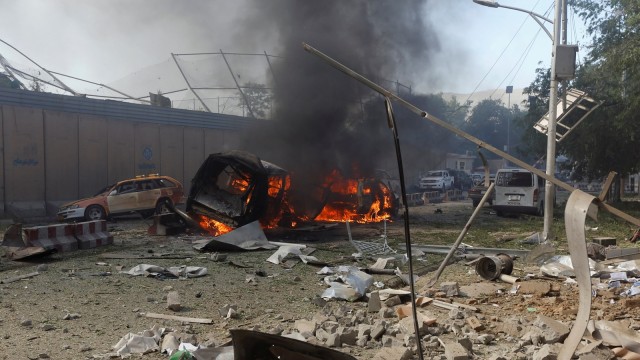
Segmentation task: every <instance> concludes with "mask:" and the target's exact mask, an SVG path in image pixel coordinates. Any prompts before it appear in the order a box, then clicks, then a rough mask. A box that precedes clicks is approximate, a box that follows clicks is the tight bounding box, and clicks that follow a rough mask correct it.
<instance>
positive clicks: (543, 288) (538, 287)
mask: <svg viewBox="0 0 640 360" xmlns="http://www.w3.org/2000/svg"><path fill="white" fill-rule="evenodd" d="M518 285H520V287H519V288H518V294H532V295H537V296H544V295H547V294H548V293H549V291H551V284H550V283H548V282H544V281H523V282H521V283H519V284H518Z"/></svg>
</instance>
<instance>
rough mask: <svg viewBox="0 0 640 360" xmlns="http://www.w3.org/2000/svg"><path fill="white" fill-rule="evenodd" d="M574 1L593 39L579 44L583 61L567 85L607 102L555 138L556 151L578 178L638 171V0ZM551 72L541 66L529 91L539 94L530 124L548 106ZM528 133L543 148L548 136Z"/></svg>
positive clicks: (530, 140)
mask: <svg viewBox="0 0 640 360" xmlns="http://www.w3.org/2000/svg"><path fill="white" fill-rule="evenodd" d="M571 5H572V9H573V10H574V11H575V12H576V13H577V14H578V15H579V16H580V17H581V18H582V19H583V20H584V21H585V23H586V25H587V32H588V34H589V36H590V40H589V43H588V44H587V45H586V46H582V48H581V50H582V51H585V50H586V55H585V58H584V59H585V60H584V64H582V66H580V68H579V69H578V70H577V72H576V78H575V79H574V80H573V81H572V82H571V83H570V84H569V87H571V88H576V89H579V90H582V91H585V92H587V93H588V94H589V96H590V97H592V98H594V99H596V100H598V101H602V102H603V104H602V106H600V107H599V108H598V109H597V110H595V111H594V112H593V113H591V114H590V115H589V116H588V118H586V119H585V121H584V122H582V123H581V124H580V125H578V127H577V128H576V129H575V130H574V131H573V132H572V133H571V134H569V135H568V136H567V137H566V138H565V139H564V140H563V141H562V142H560V143H558V144H557V153H558V154H564V155H566V156H567V157H568V158H569V159H571V167H572V169H571V170H572V171H573V177H574V178H575V179H596V178H601V177H604V176H606V175H607V174H608V173H609V172H610V171H612V170H613V171H616V172H618V173H619V174H622V175H626V174H629V173H634V172H637V171H638V170H639V169H640V167H639V165H640V155H638V151H637V150H636V147H637V145H636V144H637V143H638V140H639V139H640V122H639V121H638V120H639V119H638V115H637V114H638V113H639V112H640V2H638V1H637V0H573V1H571ZM549 75H550V74H549V70H548V69H538V70H537V76H536V79H535V80H534V81H533V83H532V84H531V86H530V87H528V88H527V89H526V91H525V92H526V93H528V94H529V95H530V96H532V97H535V99H536V102H535V104H532V105H531V106H530V108H529V111H528V113H527V115H526V116H525V117H524V118H523V122H525V123H527V124H528V125H533V123H535V121H537V120H538V119H539V118H540V117H541V116H542V115H544V114H545V113H546V112H547V111H548V101H549V98H548V94H549V82H550V81H549V80H550V76H549ZM527 136H528V141H527V142H528V144H529V147H530V150H531V151H542V149H543V148H544V147H543V144H544V143H546V139H544V137H540V136H539V134H538V135H536V134H535V133H533V132H529V135H527ZM536 138H537V139H540V138H542V139H544V140H543V141H540V140H537V139H536ZM536 149H537V150H536Z"/></svg>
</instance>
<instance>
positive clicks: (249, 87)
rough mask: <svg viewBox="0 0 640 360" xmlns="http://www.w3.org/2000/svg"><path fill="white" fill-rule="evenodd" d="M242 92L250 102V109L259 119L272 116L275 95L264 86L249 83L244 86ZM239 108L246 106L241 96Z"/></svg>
mask: <svg viewBox="0 0 640 360" xmlns="http://www.w3.org/2000/svg"><path fill="white" fill-rule="evenodd" d="M242 92H243V93H244V96H245V97H246V98H247V101H248V102H249V107H250V108H251V111H252V112H253V114H254V115H255V117H257V118H259V119H266V118H268V117H269V115H270V114H271V102H272V101H273V95H272V94H271V91H270V90H269V89H268V88H267V87H265V86H264V85H262V84H257V83H253V82H248V83H246V84H244V85H243V86H242ZM238 105H239V106H246V105H247V104H245V99H244V97H242V95H240V103H239V104H238Z"/></svg>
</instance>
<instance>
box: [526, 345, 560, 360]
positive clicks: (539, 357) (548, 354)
mask: <svg viewBox="0 0 640 360" xmlns="http://www.w3.org/2000/svg"><path fill="white" fill-rule="evenodd" d="M557 358H558V352H557V350H556V348H555V346H553V345H551V344H544V346H542V347H541V348H540V350H538V351H536V352H534V353H533V356H532V357H531V360H556V359H557Z"/></svg>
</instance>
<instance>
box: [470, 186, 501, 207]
mask: <svg viewBox="0 0 640 360" xmlns="http://www.w3.org/2000/svg"><path fill="white" fill-rule="evenodd" d="M486 192H487V187H486V186H484V184H482V183H480V184H478V185H475V186H474V187H472V188H471V189H469V194H468V196H469V199H471V203H472V204H473V207H476V206H478V204H480V200H482V197H483V196H484V194H485V193H486ZM495 198H496V192H495V191H494V192H493V194H491V196H490V197H489V198H488V199H487V201H486V202H487V203H489V205H493V200H494V199H495Z"/></svg>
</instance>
